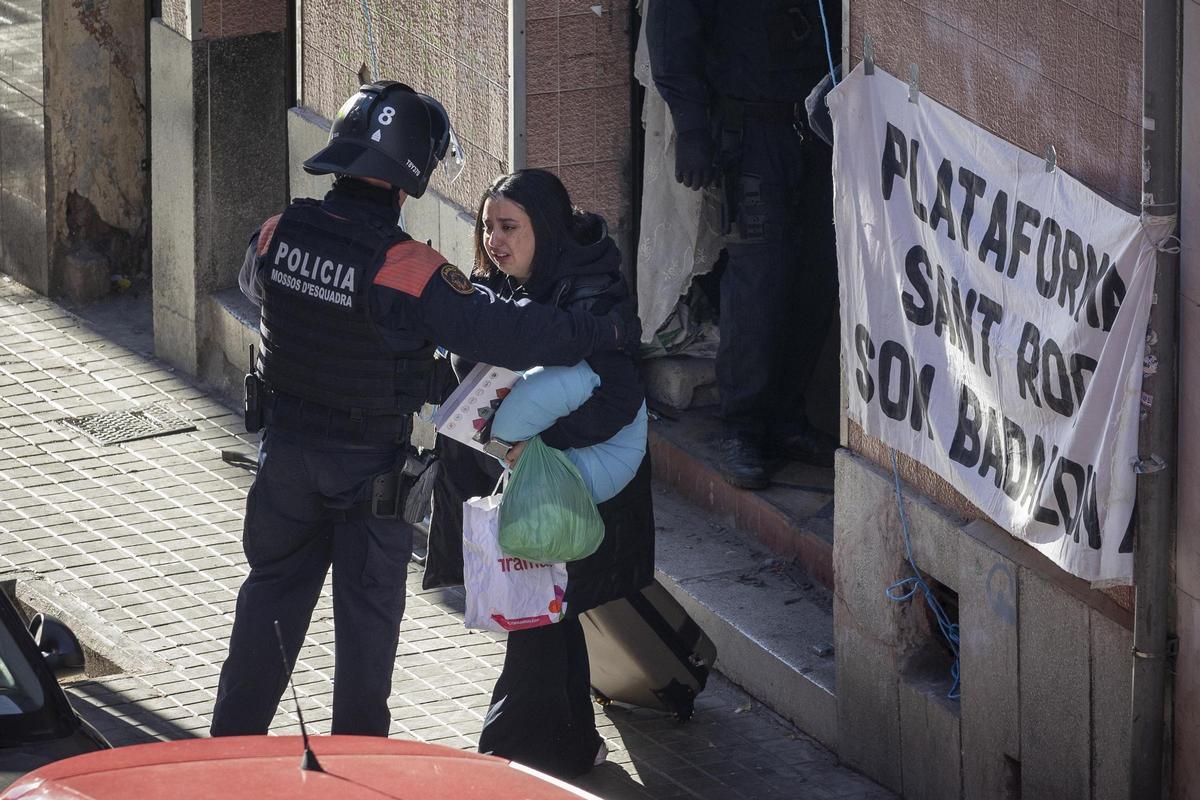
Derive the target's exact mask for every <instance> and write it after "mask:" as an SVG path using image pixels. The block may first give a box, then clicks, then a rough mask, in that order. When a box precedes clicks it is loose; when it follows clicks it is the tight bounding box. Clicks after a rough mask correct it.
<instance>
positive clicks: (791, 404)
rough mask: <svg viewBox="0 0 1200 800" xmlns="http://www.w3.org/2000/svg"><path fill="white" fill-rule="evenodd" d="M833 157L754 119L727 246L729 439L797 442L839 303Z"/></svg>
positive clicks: (822, 147) (748, 122)
mask: <svg viewBox="0 0 1200 800" xmlns="http://www.w3.org/2000/svg"><path fill="white" fill-rule="evenodd" d="M831 155H832V154H831V151H830V148H829V147H828V145H826V144H825V143H824V142H822V141H820V140H819V139H817V138H816V136H814V135H813V134H811V133H809V134H808V135H807V136H806V137H805V138H804V139H803V140H801V138H800V137H799V136H798V135H797V134H796V132H795V131H794V130H793V128H792V125H791V124H790V123H788V122H782V121H770V120H762V119H755V118H753V117H750V116H747V117H746V119H745V124H744V129H743V138H742V147H741V150H740V166H739V168H738V169H737V170H736V171H734V172H733V173H732V174H730V173H727V174H726V178H725V179H726V180H735V181H736V182H737V185H736V186H735V187H734V189H735V194H736V198H737V203H736V205H737V209H736V214H737V219H736V222H735V224H734V226H733V229H732V231H731V233H730V235H729V236H728V237H727V238H726V240H725V249H726V251H727V253H728V255H729V262H728V264H727V266H726V268H725V272H724V274H723V275H722V276H721V312H720V313H721V341H720V345H719V347H718V351H717V383H718V385H719V387H720V390H721V417H722V419H723V420H724V422H725V427H726V429H727V431H728V432H730V433H735V434H738V435H743V436H747V437H750V438H756V439H758V438H761V437H762V436H763V435H764V434H767V433H777V434H782V435H787V434H789V433H794V432H797V429H799V428H802V427H803V425H805V424H806V417H807V415H806V412H805V405H806V400H805V391H806V389H807V387H808V383H809V380H810V379H811V377H812V374H813V370H814V369H815V367H816V364H817V359H818V356H819V355H820V351H821V346H822V344H823V343H824V341H825V337H826V334H827V333H828V330H829V325H830V322H831V320H832V319H833V313H834V310H835V308H836V304H837V261H836V254H837V249H836V246H835V243H834V233H833V182H832V172H831V169H832V167H831Z"/></svg>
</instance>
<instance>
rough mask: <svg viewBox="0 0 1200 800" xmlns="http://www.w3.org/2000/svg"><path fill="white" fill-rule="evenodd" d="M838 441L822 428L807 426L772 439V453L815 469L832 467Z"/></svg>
mask: <svg viewBox="0 0 1200 800" xmlns="http://www.w3.org/2000/svg"><path fill="white" fill-rule="evenodd" d="M837 448H838V443H837V440H836V439H834V438H833V437H832V436H830V435H829V434H828V433H826V432H825V431H823V430H821V429H820V428H816V427H813V426H812V425H808V424H805V425H804V426H803V427H802V428H799V429H796V430H792V431H789V432H787V433H786V434H784V435H780V436H777V437H772V439H771V452H772V453H773V454H774V455H778V456H780V457H782V458H789V459H792V460H793V461H799V462H801V463H803V464H811V465H812V466H814V467H832V466H833V453H834V451H835V450H837Z"/></svg>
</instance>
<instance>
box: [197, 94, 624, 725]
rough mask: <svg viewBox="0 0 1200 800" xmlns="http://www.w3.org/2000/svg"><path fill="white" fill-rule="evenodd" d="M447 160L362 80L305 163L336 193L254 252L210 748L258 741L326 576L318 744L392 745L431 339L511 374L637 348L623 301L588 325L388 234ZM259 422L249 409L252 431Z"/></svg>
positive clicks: (248, 271)
mask: <svg viewBox="0 0 1200 800" xmlns="http://www.w3.org/2000/svg"><path fill="white" fill-rule="evenodd" d="M451 150H452V151H453V152H452V155H453V156H454V157H455V159H456V160H458V161H461V150H460V149H459V145H458V143H457V140H456V139H455V137H454V133H453V130H452V128H451V126H450V121H449V119H448V117H447V115H446V112H445V110H444V109H443V108H442V106H441V104H439V103H438V102H437V101H436V100H434V99H433V98H432V97H429V96H428V95H423V94H418V93H417V92H415V91H413V90H412V89H411V88H409V87H408V86H405V85H404V84H401V83H396V82H393V81H380V82H377V83H373V84H370V85H367V86H363V87H361V88H360V89H359V90H358V92H357V93H355V94H354V95H353V96H352V97H351V98H350V99H349V100H347V101H346V103H345V104H344V105H343V106H342V108H341V110H340V111H339V112H338V114H337V118H336V119H335V121H334V123H333V126H332V129H331V131H330V136H329V143H328V144H327V145H326V146H325V147H324V148H323V149H322V150H320V151H319V152H318V153H316V154H315V155H314V156H313V157H312V158H310V159H309V160H308V161H306V162H305V163H304V168H305V170H307V171H308V172H310V173H312V174H316V175H322V174H330V173H332V174H334V175H336V176H337V178H336V181H335V183H334V185H333V189H332V190H331V191H330V192H329V193H328V194H327V195H325V198H324V199H323V200H321V201H316V200H306V199H302V200H296V201H293V203H292V204H291V205H290V206H289V207H288V208H287V210H286V211H284V212H283V213H282V214H281V215H278V216H275V217H272V218H271V219H269V220H267V221H266V222H265V223H263V225H262V226H261V227H260V228H259V230H258V232H257V233H255V235H254V236H253V237H252V238H251V240H250V246H249V248H248V250H247V253H246V262H245V264H244V265H243V267H242V273H241V275H240V279H239V281H240V283H241V285H242V288H243V291H244V292H246V293H247V295H248V296H249V297H250V298H251V299H252V300H253V301H255V302H257V303H259V304H261V306H262V316H261V327H260V332H261V334H262V352H261V354H260V357H259V359H258V361H257V365H256V373H257V374H256V375H252V376H249V378H248V385H249V388H250V390H251V391H250V395H251V396H252V395H253V394H255V393H258V394H259V395H260V400H261V414H262V422H263V425H264V428H265V429H264V433H263V439H262V445H261V448H260V451H259V469H258V474H257V476H256V478H255V481H254V485H253V486H252V487H251V489H250V493H249V497H248V498H247V502H246V519H245V525H244V530H243V548H244V550H245V553H246V559H247V561H248V562H249V565H250V574H249V576H248V577H247V578H246V581H245V583H243V584H242V587H241V590H240V592H239V593H238V600H237V610H236V616H235V618H234V625H233V633H232V637H231V639H230V643H229V655H228V658H227V659H226V661H225V664H224V667H223V668H222V670H221V678H220V684H219V686H218V689H217V702H216V707H215V709H214V711H213V722H212V735H214V736H218V735H235V734H254V733H259V734H261V733H266V731H267V728H268V726H269V725H270V722H271V719H272V717H273V716H274V714H275V710H276V707H277V706H278V703H279V699H280V696H281V694H282V692H283V690H284V688H285V686H286V676H287V672H288V671H289V670H290V669H291V668H292V666H293V665H294V663H295V659H296V657H297V654H298V653H299V651H300V646H301V643H302V642H303V640H304V637H305V633H306V631H307V629H308V624H309V621H310V618H311V616H312V611H313V608H314V606H315V604H316V602H317V598H318V596H319V594H320V592H321V587H322V585H323V583H324V581H325V578H326V575H327V573H328V572H329V569H330V566H331V565H332V568H333V613H334V625H335V629H336V633H337V636H336V641H335V644H334V648H335V666H334V696H333V721H332V728H333V732H334V733H343V734H366V735H378V736H386V735H387V732H388V727H389V724H390V722H391V715H390V714H389V712H388V696H389V695H390V693H391V679H392V670H393V667H394V662H395V656H396V647H397V642H398V637H399V628H400V619H401V615H402V614H403V611H404V600H405V595H404V592H405V575H406V573H407V569H408V562H409V556H410V553H411V549H412V530H411V528H410V527H409V526H408V525H407V524H406V523H405V522H404V520H403V519H402V518H401V517H400V515H399V513H398V511H399V509H400V508H402V507H403V501H404V495H405V492H406V489H407V488H408V485H409V483H410V482H411V470H409V469H406V465H408V464H412V463H413V461H412V460H410V459H409V458H408V456H409V455H410V450H411V446H410V445H409V438H410V435H411V432H412V429H411V426H412V414H413V412H415V411H416V410H418V409H419V408H420V406H421V405H422V403H423V402H424V401H425V400H426V397H427V396H428V393H429V390H430V382H431V373H432V369H433V359H432V356H433V350H434V345H433V343H434V342H436V343H438V344H441V345H444V346H445V347H447V348H448V349H450V350H452V351H453V352H455V353H462V354H464V355H466V356H468V357H470V358H472V359H474V360H477V361H484V362H488V363H491V364H497V365H501V366H505V367H510V368H513V369H523V368H527V367H530V366H533V365H535V364H573V363H576V362H578V361H579V360H580V359H582V358H584V357H585V356H587V355H589V354H591V353H592V352H594V351H597V350H606V349H613V348H627V347H633V346H636V342H637V338H638V336H639V335H640V329H639V327H638V325H637V321H636V317H635V316H634V315H633V313H632V310H631V309H628V308H625V309H622V310H618V311H615V312H614V313H612V314H610V315H609V316H608V317H597V316H595V315H593V314H590V313H588V312H577V313H567V312H564V311H560V310H557V309H555V308H554V307H553V306H549V305H541V304H531V305H526V306H517V305H514V304H511V303H505V302H502V301H499V300H497V299H496V298H495V297H494V296H493V295H492V294H491V293H485V292H482V291H477V290H476V288H475V287H474V286H473V285H472V284H471V283H470V281H469V280H467V278H466V277H465V276H464V275H463V273H462V272H460V271H459V270H458V269H457V268H456V267H455V266H453V265H451V264H448V263H447V262H446V259H445V258H443V257H442V256H441V255H440V254H438V253H437V252H436V251H435V250H433V249H432V248H430V247H428V246H426V245H424V244H422V243H419V242H416V241H413V240H412V238H411V237H410V236H409V235H408V234H406V233H405V232H404V231H403V230H402V229H401V228H400V227H399V225H398V222H397V220H398V218H399V212H400V207H401V205H402V204H403V203H404V201H405V200H406V199H407V198H408V197H420V196H421V195H422V194H423V193H424V191H425V187H426V185H427V184H428V182H429V178H430V174H431V172H432V171H433V170H434V169H435V168H436V166H437V165H438V163H439V162H440V161H441V160H442V159H443V158H444V157H446V155H447V152H448V151H451ZM251 399H252V397H251ZM255 411H256V409H255V408H254V407H253V404H252V403H250V402H249V401H248V408H247V420H248V422H251V421H252V420H253V417H254V415H255ZM276 620H278V621H279V627H280V629H281V633H282V639H283V648H284V650H285V652H286V658H287V664H286V665H285V664H284V663H283V661H284V660H283V658H281V656H280V650H279V643H278V640H277V638H276V633H275V621H276Z"/></svg>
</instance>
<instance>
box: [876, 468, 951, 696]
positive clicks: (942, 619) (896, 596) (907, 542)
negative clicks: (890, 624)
mask: <svg viewBox="0 0 1200 800" xmlns="http://www.w3.org/2000/svg"><path fill="white" fill-rule="evenodd" d="M890 452H891V456H892V480H893V482H894V483H895V487H896V506H897V507H898V508H899V509H900V527H901V530H902V531H903V532H904V554H905V557H906V558H907V559H908V565H909V566H910V567H912V571H913V574H912V575H911V576H909V577H907V578H904V579H903V580H899V581H896V582H895V583H893V584H892V585H891V586H889V587H888V588H887V592H886V594H887V596H888V599H889V600H892V601H894V602H896V603H903V602H904V601H905V600H910V599H912V597H913V595H915V594H916V593H917V592H918V591H922V592H924V593H925V602H926V603H928V604H929V609H930V610H931V611H932V612H933V616H934V617H935V618H936V619H937V623H938V629H939V630H941V632H942V636H944V637H946V641H947V642H948V643H949V644H950V650H951V651H953V653H954V664H953V665H952V666H951V667H950V677H951V678H953V682H952V683H951V685H950V691H948V692H947V693H946V697H948V698H949V699H951V700H956V699H958V697H959V680H958V678H959V676H958V669H959V656H958V623H957V622H951V621H950V616H949V615H948V614H947V613H946V610H945V609H944V608H942V604H941V603H939V602H938V599H937V598H936V597H935V596H934V594H933V589H932V588H931V587H930V586H929V584H928V583H926V582H925V579H924V578H922V577H921V571H920V570H919V569H917V562H916V560H915V559H914V558H913V552H912V538H911V536H910V535H909V530H908V513H907V512H906V511H905V510H904V492H903V490H902V489H901V488H900V468H899V467H897V466H896V451H895V450H891V451H890ZM906 587H907V591H905V588H906Z"/></svg>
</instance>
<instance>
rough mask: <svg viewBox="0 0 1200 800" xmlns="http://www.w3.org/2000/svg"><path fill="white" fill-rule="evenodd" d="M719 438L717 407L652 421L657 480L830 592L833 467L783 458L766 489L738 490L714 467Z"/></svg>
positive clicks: (651, 442) (831, 586)
mask: <svg viewBox="0 0 1200 800" xmlns="http://www.w3.org/2000/svg"><path fill="white" fill-rule="evenodd" d="M719 435H720V421H719V420H718V419H717V418H716V409H715V408H714V407H710V408H699V409H692V410H688V411H684V412H679V413H678V414H676V415H673V418H667V417H665V416H664V417H661V418H659V419H657V420H655V421H654V422H653V423H652V424H651V425H650V453H651V458H652V461H653V465H654V477H655V478H657V479H658V480H660V481H662V482H663V483H665V484H667V485H668V486H671V487H673V488H674V489H676V490H677V491H678V492H679V493H680V494H681V495H682V496H683V497H685V498H686V499H687V500H689V501H690V502H692V503H694V504H696V505H697V506H699V507H700V508H702V509H703V510H704V511H706V512H708V513H709V514H712V515H715V516H716V517H717V518H718V519H719V520H721V521H722V522H724V523H725V524H727V525H729V526H731V527H735V528H738V529H740V530H742V531H745V532H746V533H748V534H750V535H752V536H754V537H755V538H756V539H757V540H758V541H759V542H761V543H762V544H764V545H766V546H767V547H768V548H770V549H771V550H772V551H773V552H774V553H775V554H777V555H779V556H781V557H783V558H788V559H794V560H795V561H796V563H797V564H799V565H800V566H801V567H802V568H803V569H804V570H805V571H806V572H808V573H809V574H811V575H812V576H813V577H814V578H816V579H817V580H818V581H819V582H820V583H821V584H822V585H824V586H825V587H826V588H827V589H832V588H833V470H832V469H826V468H822V467H811V466H808V465H805V464H799V463H794V462H793V463H783V464H778V465H776V469H775V471H774V472H773V474H772V476H771V485H770V487H768V488H767V489H765V490H763V491H758V492H751V491H746V490H744V489H738V488H737V487H735V486H731V485H729V484H728V483H726V482H725V480H724V479H723V478H722V477H721V475H720V473H719V472H717V469H716V466H715V465H716V463H717V459H718V456H717V439H718V436H719Z"/></svg>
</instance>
